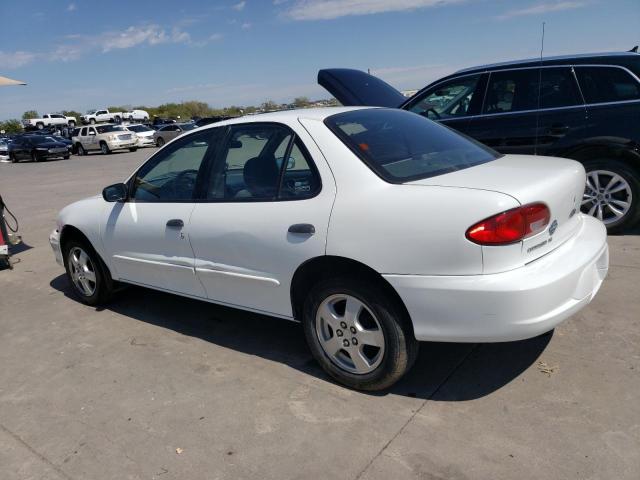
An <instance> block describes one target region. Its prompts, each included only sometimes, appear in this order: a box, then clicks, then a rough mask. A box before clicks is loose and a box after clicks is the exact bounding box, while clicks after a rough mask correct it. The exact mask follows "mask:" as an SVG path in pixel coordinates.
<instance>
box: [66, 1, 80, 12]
mask: <svg viewBox="0 0 640 480" xmlns="http://www.w3.org/2000/svg"><path fill="white" fill-rule="evenodd" d="M77 8H78V7H77V6H76V4H75V3H70V4H69V5H68V6H67V12H73V11H75V10H76V9H77Z"/></svg>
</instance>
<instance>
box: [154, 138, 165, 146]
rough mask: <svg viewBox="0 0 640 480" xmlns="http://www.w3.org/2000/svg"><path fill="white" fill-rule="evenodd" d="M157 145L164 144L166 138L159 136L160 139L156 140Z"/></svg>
mask: <svg viewBox="0 0 640 480" xmlns="http://www.w3.org/2000/svg"><path fill="white" fill-rule="evenodd" d="M156 145H157V146H158V147H161V146H163V145H164V138H162V137H158V139H157V140H156Z"/></svg>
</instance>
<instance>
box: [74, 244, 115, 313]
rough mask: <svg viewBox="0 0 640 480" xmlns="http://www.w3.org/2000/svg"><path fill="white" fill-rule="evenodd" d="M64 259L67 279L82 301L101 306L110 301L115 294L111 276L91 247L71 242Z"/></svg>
mask: <svg viewBox="0 0 640 480" xmlns="http://www.w3.org/2000/svg"><path fill="white" fill-rule="evenodd" d="M63 258H64V259H65V262H64V265H65V270H66V272H67V278H68V279H69V283H70V284H71V286H72V287H73V291H74V293H75V294H76V295H77V296H78V298H79V299H80V301H82V302H83V303H86V304H87V305H99V304H101V303H104V302H106V301H108V300H109V298H110V297H111V295H112V293H113V281H112V280H111V275H110V274H109V271H108V269H107V268H106V267H105V266H104V265H103V264H102V261H101V260H100V258H99V257H98V255H97V253H96V252H95V250H94V249H93V248H91V246H90V245H88V244H86V242H82V241H76V240H70V241H69V242H68V244H67V245H65V247H64V257H63Z"/></svg>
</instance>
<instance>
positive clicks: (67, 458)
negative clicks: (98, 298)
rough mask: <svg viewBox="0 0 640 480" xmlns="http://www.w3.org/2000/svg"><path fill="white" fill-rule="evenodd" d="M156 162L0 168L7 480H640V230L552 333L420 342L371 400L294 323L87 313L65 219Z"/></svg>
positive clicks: (159, 304) (130, 299)
mask: <svg viewBox="0 0 640 480" xmlns="http://www.w3.org/2000/svg"><path fill="white" fill-rule="evenodd" d="M150 153H151V151H149V150H145V151H138V152H136V153H126V154H113V155H109V156H101V155H91V156H89V157H72V159H71V160H66V161H55V162H46V163H38V164H32V163H24V164H16V165H14V164H0V194H2V196H3V197H4V199H5V201H6V202H7V204H8V205H9V207H10V208H11V209H12V210H13V211H14V213H15V214H16V215H17V216H18V218H19V219H20V222H21V233H22V235H23V237H24V240H25V243H26V245H25V246H24V247H23V248H22V249H20V251H19V252H18V253H17V254H16V255H15V260H16V261H19V263H17V264H16V265H15V269H14V270H12V271H8V270H5V271H0V472H1V473H0V478H2V479H3V480H18V479H19V480H26V479H46V480H59V479H66V480H69V479H73V480H80V479H91V480H99V479H118V480H122V479H160V480H167V479H190V480H197V479H236V478H242V479H279V480H281V479H297V478H300V479H302V478H304V479H309V478H312V479H316V478H318V479H319V478H322V479H367V480H369V479H389V478H394V479H395V478H412V479H465V478H469V479H484V478H486V479H513V478H518V479H520V480H524V479H530V478H531V479H533V478H553V479H565V478H567V479H607V478H615V479H616V480H621V479H633V480H636V479H638V478H640V401H639V400H638V399H639V398H640V378H639V373H640V372H639V370H640V236H638V234H637V232H635V233H630V234H629V235H625V236H616V237H610V247H611V263H612V265H611V270H610V275H609V277H608V279H607V280H606V281H605V283H604V285H603V287H602V289H601V291H600V293H599V295H598V296H597V297H596V299H595V300H594V301H593V303H592V304H591V305H589V306H588V307H587V308H586V309H585V310H583V311H582V312H580V313H579V314H577V315H575V316H574V317H573V318H571V319H569V320H568V321H567V322H565V323H563V324H562V325H561V326H560V327H559V328H557V329H556V330H555V332H553V333H549V334H547V335H544V336H542V337H538V338H535V339H531V340H527V341H523V342H513V343H504V344H485V345H469V344H427V343H425V344H423V345H422V349H421V354H420V357H419V360H418V362H417V364H416V366H415V368H414V369H413V370H412V371H411V373H410V374H409V375H408V377H407V378H405V379H404V380H403V381H401V382H400V383H399V384H397V385H396V386H395V387H394V388H393V389H392V390H391V391H390V392H385V393H382V394H376V395H371V394H364V393H358V392H354V391H351V390H347V389H345V388H342V387H340V386H338V385H335V384H333V383H332V382H331V381H329V380H328V378H327V377H326V376H325V375H324V374H323V373H322V371H321V370H320V369H319V368H318V367H317V365H316V364H315V363H314V362H313V361H312V359H311V356H310V354H309V352H308V351H307V349H306V346H305V344H304V339H303V334H302V330H301V328H300V326H299V325H297V324H294V323H290V322H286V321H282V320H277V319H273V318H269V317H263V316H259V315H253V314H248V313H244V312H240V311H234V310H231V309H227V308H221V307H217V306H213V305H209V304H205V303H201V302H197V301H193V300H188V299H184V298H180V297H175V296H171V295H167V294H163V293H159V292H154V291H151V290H145V289H141V288H131V289H129V290H127V291H124V292H122V293H121V294H120V295H119V296H118V298H117V299H116V300H115V301H114V302H113V303H112V304H110V305H109V306H107V307H105V308H101V309H94V308H90V307H87V306H84V305H82V304H80V303H78V302H77V301H76V300H74V298H73V297H72V296H71V295H70V289H69V286H68V285H67V282H66V279H65V278H64V277H63V276H62V274H63V271H62V269H61V268H60V267H59V266H58V265H57V264H56V263H55V261H54V259H53V255H52V252H51V250H50V247H49V245H48V243H47V238H48V234H49V232H50V230H51V229H52V228H53V227H54V219H55V216H56V214H57V212H58V210H59V209H60V208H61V207H63V206H64V205H66V204H68V203H70V202H72V201H73V200H76V199H79V198H81V197H84V196H88V195H93V194H97V193H99V192H100V190H101V188H102V187H103V186H105V185H108V184H110V183H113V182H115V181H119V180H121V179H123V178H125V177H126V176H127V175H128V174H129V173H130V172H131V171H132V170H133V169H134V168H135V167H136V166H137V165H138V164H140V163H141V162H142V161H143V160H144V158H146V157H147V156H148V155H149V154H150ZM177 449H180V450H177ZM177 452H180V453H177Z"/></svg>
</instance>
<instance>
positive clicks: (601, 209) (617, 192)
mask: <svg viewBox="0 0 640 480" xmlns="http://www.w3.org/2000/svg"><path fill="white" fill-rule="evenodd" d="M584 167H585V169H586V171H587V185H586V188H585V191H584V196H583V199H582V212H583V213H586V214H588V215H593V216H594V217H596V218H599V219H600V220H602V221H603V222H604V224H605V225H606V226H607V229H608V230H609V231H610V232H617V231H622V230H625V229H627V228H628V227H631V226H633V225H634V224H635V223H636V222H637V221H638V218H639V217H640V175H639V174H638V172H636V171H635V170H633V169H631V168H629V167H628V166H627V164H625V163H624V162H621V161H619V160H613V159H612V160H588V161H586V162H584Z"/></svg>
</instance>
